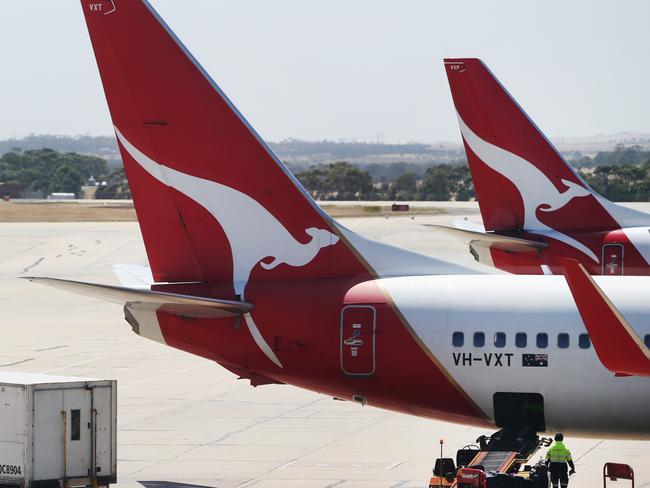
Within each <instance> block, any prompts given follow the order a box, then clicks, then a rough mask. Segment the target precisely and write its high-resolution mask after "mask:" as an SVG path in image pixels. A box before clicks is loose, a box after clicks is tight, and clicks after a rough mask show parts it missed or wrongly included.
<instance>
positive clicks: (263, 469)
mask: <svg viewBox="0 0 650 488" xmlns="http://www.w3.org/2000/svg"><path fill="white" fill-rule="evenodd" d="M454 208H456V209H457V210H456V211H454V213H453V215H440V216H435V217H422V216H416V217H415V218H413V219H411V218H409V217H406V218H404V217H393V216H390V217H389V218H384V217H368V218H355V219H345V220H343V219H342V222H343V223H344V225H346V226H348V227H349V228H351V229H352V230H355V231H357V232H360V233H362V234H364V235H366V236H369V237H373V238H376V239H379V240H382V241H384V242H388V243H391V244H395V245H399V246H403V247H407V248H411V249H414V250H417V251H420V252H424V253H430V254H433V255H436V256H437V257H440V258H445V259H450V260H453V261H455V262H458V263H461V264H465V265H468V266H479V265H476V264H475V263H474V261H473V259H472V257H471V256H470V255H469V253H468V252H467V250H466V248H465V247H464V246H463V245H462V244H461V243H460V242H459V241H456V240H454V239H452V238H449V237H446V236H444V235H441V234H440V233H437V232H435V231H432V230H431V229H430V228H428V227H426V226H424V225H422V224H427V223H449V221H450V220H452V219H458V218H463V217H465V216H467V217H469V218H473V219H475V220H477V221H478V220H479V217H478V212H477V207H476V205H475V204H467V205H465V206H461V207H454ZM0 236H1V237H0V239H1V241H0V242H1V244H0V317H1V318H0V331H1V333H2V340H1V341H0V369H3V370H13V371H24V372H40V373H55V374H61V375H70V376H73V375H74V376H88V377H96V378H111V379H113V378H114V379H117V380H118V405H119V408H118V485H119V486H123V487H127V486H128V487H142V486H144V487H145V488H171V487H177V486H184V488H187V486H186V485H200V486H203V487H249V486H250V487H253V486H254V487H256V488H280V487H282V488H287V487H289V488H290V487H295V488H298V487H300V488H303V487H304V488H326V487H334V486H336V487H342V488H347V487H358V488H366V487H367V488H371V487H372V488H381V487H386V488H387V487H403V488H407V487H423V486H427V483H428V479H429V476H430V475H431V468H432V466H433V462H434V459H435V458H436V456H438V454H439V443H438V440H439V439H440V438H444V439H445V441H446V444H445V453H446V454H447V455H448V456H450V457H453V456H454V455H455V451H456V449H458V448H460V447H463V446H464V445H466V444H469V443H472V442H473V441H474V439H476V438H477V437H478V436H479V435H480V434H482V433H484V432H483V431H482V430H479V429H474V428H468V427H464V426H459V425H454V424H449V423H444V422H436V421H431V420H425V419H419V418H415V417H409V416H406V415H402V414H396V413H392V412H388V411H383V410H378V409H374V408H371V407H361V406H359V405H357V404H354V403H351V402H342V401H334V400H333V399H332V398H329V397H326V396H322V395H318V394H315V393H311V392H307V391H303V390H299V389H297V388H294V387H291V386H281V385H268V386H261V387H257V388H252V387H250V386H249V384H248V381H247V380H237V378H236V377H235V376H234V375H233V374H231V373H230V372H228V371H226V370H224V369H223V368H221V367H220V366H218V365H217V364H215V363H212V362H210V361H206V360H204V359H201V358H198V357H195V356H191V355H189V354H187V353H184V352H181V351H177V350H174V349H172V348H169V347H166V346H163V345H160V344H158V343H155V342H151V341H148V340H146V339H143V338H141V337H139V336H137V335H135V334H133V333H132V332H131V329H130V327H129V326H128V324H127V323H126V322H125V321H124V319H123V314H122V310H121V307H119V306H118V305H111V304H106V303H103V302H100V301H96V300H93V299H89V298H84V297H81V296H77V295H73V294H68V293H65V292H62V291H58V290H54V289H51V288H47V287H42V286H38V285H36V284H33V283H29V282H27V281H24V280H18V279H16V278H17V277H18V276H29V275H37V276H55V277H68V278H74V279H80V280H86V281H98V282H104V283H117V280H116V278H115V277H114V275H113V274H112V272H111V265H112V264H114V263H133V264H144V263H146V256H145V251H144V247H143V244H142V239H141V236H140V232H139V229H138V225H137V223H135V222H119V223H89V222H85V223H74V222H70V223H66V222H64V223H0ZM481 268H482V267H481ZM482 269H485V268H482ZM622 381H624V380H622ZM423 393H426V392H423ZM430 394H432V395H433V394H435V392H430ZM485 433H488V434H489V432H485ZM567 445H568V446H569V448H570V449H571V450H572V452H573V457H574V460H575V461H576V468H577V472H578V473H577V474H576V475H575V476H574V477H573V478H572V481H571V484H570V486H572V487H593V486H596V485H597V484H598V485H599V484H601V483H602V481H601V479H602V474H601V473H602V466H603V463H605V462H607V461H616V462H625V463H628V464H630V465H632V467H633V468H634V470H635V472H636V476H637V485H636V486H637V487H639V488H643V487H650V442H641V441H611V440H600V439H577V438H569V439H567ZM623 483H624V482H619V484H621V485H622V484H623Z"/></svg>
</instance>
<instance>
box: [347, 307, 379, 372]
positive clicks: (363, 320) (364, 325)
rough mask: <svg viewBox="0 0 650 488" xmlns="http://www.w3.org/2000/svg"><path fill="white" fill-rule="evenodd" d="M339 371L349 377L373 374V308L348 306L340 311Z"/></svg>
mask: <svg viewBox="0 0 650 488" xmlns="http://www.w3.org/2000/svg"><path fill="white" fill-rule="evenodd" d="M341 369H342V370H343V372H344V373H345V374H347V375H351V376H369V375H371V374H373V373H374V372H375V307H372V306H370V305H348V306H347V307H345V308H344V309H343V310H342V311H341Z"/></svg>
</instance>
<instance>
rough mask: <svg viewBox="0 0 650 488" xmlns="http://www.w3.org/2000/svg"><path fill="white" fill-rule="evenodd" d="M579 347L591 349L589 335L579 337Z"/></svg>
mask: <svg viewBox="0 0 650 488" xmlns="http://www.w3.org/2000/svg"><path fill="white" fill-rule="evenodd" d="M578 345H579V346H580V349H589V348H590V347H591V340H590V339H589V334H580V335H579V336H578Z"/></svg>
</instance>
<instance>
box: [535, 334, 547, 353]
mask: <svg viewBox="0 0 650 488" xmlns="http://www.w3.org/2000/svg"><path fill="white" fill-rule="evenodd" d="M537 347H539V348H540V349H546V348H547V347H548V334H545V333H544V332H541V333H539V334H537Z"/></svg>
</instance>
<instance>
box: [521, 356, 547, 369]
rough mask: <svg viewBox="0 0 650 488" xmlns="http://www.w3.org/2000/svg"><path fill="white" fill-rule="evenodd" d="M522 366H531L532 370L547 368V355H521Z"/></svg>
mask: <svg viewBox="0 0 650 488" xmlns="http://www.w3.org/2000/svg"><path fill="white" fill-rule="evenodd" d="M521 359H522V366H532V367H534V368H547V367H548V354H522V355H521Z"/></svg>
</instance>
